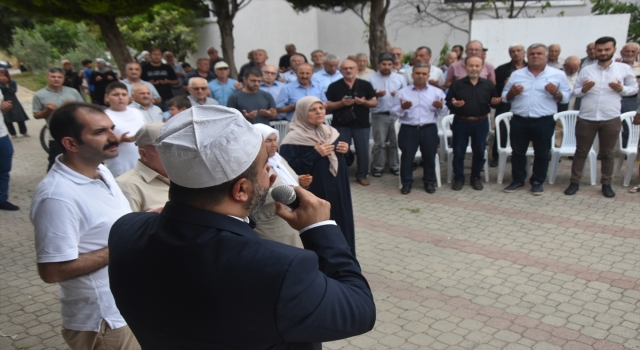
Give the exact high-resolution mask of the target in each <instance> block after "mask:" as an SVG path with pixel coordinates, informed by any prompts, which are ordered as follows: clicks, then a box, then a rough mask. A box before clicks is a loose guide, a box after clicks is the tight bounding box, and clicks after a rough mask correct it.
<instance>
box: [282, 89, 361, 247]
mask: <svg viewBox="0 0 640 350" xmlns="http://www.w3.org/2000/svg"><path fill="white" fill-rule="evenodd" d="M325 115H326V110H325V106H324V104H323V103H322V101H320V99H319V98H317V97H313V96H307V97H303V98H301V99H300V100H298V102H297V103H296V111H295V114H294V116H293V120H292V121H291V125H290V128H289V133H288V134H287V136H285V138H284V140H282V146H281V147H280V155H282V157H283V158H285V159H286V160H287V162H289V165H290V166H291V168H292V169H293V170H294V171H295V172H296V173H298V174H311V175H312V176H313V182H312V183H311V185H310V186H309V191H311V192H312V193H313V194H315V195H316V196H318V197H320V198H322V199H324V200H326V201H328V202H329V203H331V219H332V220H335V222H336V223H337V224H338V226H340V229H341V230H342V233H343V234H344V237H345V239H346V240H347V244H349V247H351V252H352V253H353V255H354V256H355V255H356V241H355V225H354V222H353V204H352V202H351V188H350V186H349V174H348V173H347V169H348V168H347V163H346V161H345V157H344V155H345V154H346V153H347V151H349V145H348V144H347V143H346V142H342V141H338V136H339V135H340V134H339V133H338V131H337V130H336V129H334V128H333V127H331V126H329V125H325V124H324V118H325Z"/></svg>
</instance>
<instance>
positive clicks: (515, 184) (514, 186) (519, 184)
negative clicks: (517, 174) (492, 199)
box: [503, 182, 524, 193]
mask: <svg viewBox="0 0 640 350" xmlns="http://www.w3.org/2000/svg"><path fill="white" fill-rule="evenodd" d="M523 187H524V183H522V182H512V183H511V185H509V186H507V187H505V188H504V190H503V191H504V192H506V193H513V192H515V191H517V190H519V189H521V188H523Z"/></svg>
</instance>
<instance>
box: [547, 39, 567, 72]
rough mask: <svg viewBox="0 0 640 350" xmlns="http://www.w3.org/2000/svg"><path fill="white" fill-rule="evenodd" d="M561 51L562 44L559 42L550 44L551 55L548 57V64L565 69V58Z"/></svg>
mask: <svg viewBox="0 0 640 350" xmlns="http://www.w3.org/2000/svg"><path fill="white" fill-rule="evenodd" d="M561 51H562V49H561V48H560V45H558V44H551V45H549V55H548V57H547V66H550V67H553V68H556V69H560V70H562V69H563V65H562V62H563V61H564V60H563V59H562V58H560V52H561Z"/></svg>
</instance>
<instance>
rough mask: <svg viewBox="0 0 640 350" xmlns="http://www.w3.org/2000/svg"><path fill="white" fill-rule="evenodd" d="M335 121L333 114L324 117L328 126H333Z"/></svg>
mask: <svg viewBox="0 0 640 350" xmlns="http://www.w3.org/2000/svg"><path fill="white" fill-rule="evenodd" d="M332 120H333V114H327V115H326V116H324V123H325V124H327V125H331V121H332Z"/></svg>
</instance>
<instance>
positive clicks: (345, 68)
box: [342, 67, 358, 70]
mask: <svg viewBox="0 0 640 350" xmlns="http://www.w3.org/2000/svg"><path fill="white" fill-rule="evenodd" d="M356 68H358V67H342V69H344V70H352V69H356Z"/></svg>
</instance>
